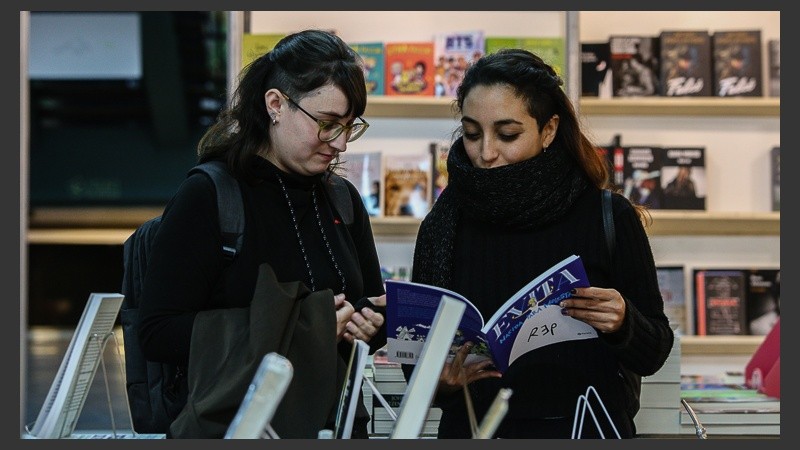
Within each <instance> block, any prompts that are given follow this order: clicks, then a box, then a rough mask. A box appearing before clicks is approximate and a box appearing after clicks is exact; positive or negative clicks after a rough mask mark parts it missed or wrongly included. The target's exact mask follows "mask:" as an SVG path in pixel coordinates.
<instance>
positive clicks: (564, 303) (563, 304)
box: [558, 302, 567, 308]
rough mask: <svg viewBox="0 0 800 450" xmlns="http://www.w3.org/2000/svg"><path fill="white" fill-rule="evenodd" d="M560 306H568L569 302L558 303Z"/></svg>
mask: <svg viewBox="0 0 800 450" xmlns="http://www.w3.org/2000/svg"><path fill="white" fill-rule="evenodd" d="M558 306H560V307H562V308H566V307H567V302H561V303H559V304H558Z"/></svg>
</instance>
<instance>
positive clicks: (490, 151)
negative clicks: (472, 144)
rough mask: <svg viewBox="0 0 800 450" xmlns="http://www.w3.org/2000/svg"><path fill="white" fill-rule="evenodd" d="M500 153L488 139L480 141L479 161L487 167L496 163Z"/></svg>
mask: <svg viewBox="0 0 800 450" xmlns="http://www.w3.org/2000/svg"><path fill="white" fill-rule="evenodd" d="M498 156H500V153H499V152H498V151H497V148H496V146H495V144H494V141H493V140H492V139H489V138H483V140H482V141H481V161H483V162H484V164H485V165H486V166H487V167H488V166H491V164H492V162H494V161H496V160H497V158H498Z"/></svg>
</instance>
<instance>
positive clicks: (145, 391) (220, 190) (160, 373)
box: [120, 161, 353, 434]
mask: <svg viewBox="0 0 800 450" xmlns="http://www.w3.org/2000/svg"><path fill="white" fill-rule="evenodd" d="M197 172H202V173H205V174H206V175H208V176H209V177H210V178H211V180H212V181H213V182H214V186H215V187H216V191H217V206H218V208H219V223H220V230H221V231H222V241H223V245H222V248H221V249H220V251H222V253H223V255H224V257H225V260H226V262H227V263H228V264H230V262H231V261H233V259H234V258H235V257H236V255H238V254H239V252H240V251H241V248H242V240H243V234H244V205H243V203H242V195H241V192H240V191H239V184H238V182H237V181H236V179H235V178H234V177H233V176H232V175H231V174H230V172H229V171H228V169H227V168H226V166H225V163H223V162H221V161H208V162H205V163H201V164H198V165H197V166H195V167H193V168H192V169H191V170H190V171H189V174H188V175H192V174H194V173H197ZM325 186H326V188H327V191H328V194H329V196H330V198H331V201H332V202H333V204H334V207H335V208H336V211H337V212H338V213H339V214H340V215H341V216H342V221H343V222H344V223H345V225H350V224H352V222H353V203H352V198H351V197H350V192H349V190H348V187H347V185H346V184H345V183H344V180H343V179H342V178H341V177H340V176H338V175H335V174H332V175H331V177H330V179H329V182H328V183H325ZM160 224H161V216H158V217H154V218H152V219H150V220H148V221H146V222H144V223H143V224H142V225H140V226H139V227H138V228H137V229H136V231H134V232H133V234H131V235H130V236H129V237H128V239H127V240H125V244H124V246H123V269H124V273H123V277H122V291H121V293H122V294H124V295H125V299H124V300H123V302H122V306H121V308H120V321H121V322H122V336H123V345H124V348H125V387H126V391H127V394H128V406H129V408H130V412H131V420H132V422H133V429H134V430H135V431H136V432H137V433H160V434H165V433H167V431H168V430H169V425H170V424H171V423H172V421H173V420H174V419H175V417H177V416H178V414H179V413H180V411H181V409H182V408H183V406H184V405H185V404H186V395H187V392H186V383H185V374H184V373H183V370H182V369H181V368H180V367H178V366H177V365H174V364H163V363H158V362H152V361H147V360H146V359H145V358H144V355H143V354H142V350H141V348H140V346H139V338H138V332H139V309H138V308H139V299H140V297H141V293H142V285H143V282H144V277H145V273H146V271H147V261H148V259H149V257H150V246H151V245H152V242H153V238H154V237H155V235H156V233H157V232H158V227H159V225H160Z"/></svg>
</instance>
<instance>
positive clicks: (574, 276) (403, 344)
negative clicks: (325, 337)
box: [386, 255, 597, 372]
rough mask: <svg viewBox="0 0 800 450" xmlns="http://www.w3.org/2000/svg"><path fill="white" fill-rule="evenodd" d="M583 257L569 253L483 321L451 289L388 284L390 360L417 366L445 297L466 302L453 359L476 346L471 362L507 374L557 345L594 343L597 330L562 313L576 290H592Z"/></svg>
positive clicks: (479, 314) (470, 303) (452, 349)
mask: <svg viewBox="0 0 800 450" xmlns="http://www.w3.org/2000/svg"><path fill="white" fill-rule="evenodd" d="M589 285H590V284H589V280H588V277H587V276H586V270H585V269H584V267H583V262H582V261H581V258H580V256H576V255H571V256H569V257H568V258H565V259H564V260H563V261H560V262H559V263H557V264H555V265H553V266H552V267H550V268H549V269H548V270H546V271H545V272H544V273H542V274H540V275H538V276H537V277H535V278H534V279H533V280H531V281H530V282H529V283H528V284H526V285H525V286H523V287H522V288H521V289H520V290H519V291H517V293H515V294H514V295H512V296H511V297H510V298H509V299H508V300H507V301H506V302H505V303H504V304H503V305H502V306H501V307H500V308H499V309H498V310H497V311H496V312H495V313H494V315H493V316H492V317H491V318H489V320H484V318H483V316H482V315H481V313H480V312H479V311H478V308H477V307H476V306H475V305H474V304H473V303H472V302H470V301H469V300H468V299H467V298H465V297H464V296H462V295H460V294H458V293H456V292H453V291H451V290H448V289H444V288H440V287H436V286H430V285H426V284H421V283H413V282H410V281H402V280H386V322H387V327H388V328H387V330H388V337H387V338H388V339H387V340H388V348H387V350H388V352H387V353H388V355H387V357H388V360H389V361H390V362H398V363H403V364H416V362H417V360H418V359H419V355H420V352H421V350H422V347H423V344H424V343H425V339H426V337H427V335H428V332H429V330H430V326H431V323H432V321H433V317H434V315H435V313H436V308H437V306H438V305H439V302H440V301H441V299H442V296H445V295H446V296H448V297H452V298H455V299H457V300H459V301H461V302H463V303H465V304H466V310H465V311H464V315H463V317H462V319H461V323H460V325H459V327H458V330H457V331H456V335H455V338H454V340H453V344H452V346H451V352H450V356H451V357H452V356H453V355H454V354H455V351H456V350H457V348H458V347H460V346H461V345H462V344H464V343H465V342H467V341H471V342H472V343H473V344H475V345H474V347H473V348H472V350H471V351H470V355H469V356H468V358H467V362H471V361H476V360H478V359H481V358H491V359H492V360H493V361H494V365H495V367H496V368H497V370H499V371H501V372H505V371H506V370H507V369H508V367H509V366H510V365H511V363H513V362H514V361H515V360H516V359H517V358H519V357H520V356H521V355H523V354H525V353H527V352H529V351H532V350H535V349H537V348H541V347H544V346H546V345H550V344H555V343H558V342H564V341H570V340H577V339H591V338H596V337H597V331H596V330H595V329H594V328H593V327H592V326H590V325H588V324H587V323H585V322H582V321H580V320H577V319H574V318H572V317H569V316H565V315H563V314H561V307H560V306H559V303H560V302H561V301H562V300H564V299H566V298H569V297H571V296H572V289H573V288H577V287H588V286H589Z"/></svg>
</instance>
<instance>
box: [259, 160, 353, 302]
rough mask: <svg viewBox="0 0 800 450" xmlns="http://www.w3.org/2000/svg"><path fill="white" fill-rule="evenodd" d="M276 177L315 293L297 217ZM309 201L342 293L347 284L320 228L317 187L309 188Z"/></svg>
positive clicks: (284, 186) (279, 180)
mask: <svg viewBox="0 0 800 450" xmlns="http://www.w3.org/2000/svg"><path fill="white" fill-rule="evenodd" d="M275 176H276V177H278V182H279V183H280V185H281V190H282V191H283V197H284V198H285V199H286V204H287V205H289V216H290V217H291V218H292V225H294V231H295V234H296V235H297V243H298V244H300V253H302V254H303V261H305V263H306V269H307V270H308V278H309V280H310V281H311V291H312V292H313V291H316V290H317V288H316V285H315V283H314V272H313V271H312V270H311V262H310V261H309V260H308V255H307V254H306V247H305V245H303V237H302V236H301V235H300V226H299V225H298V224H297V216H296V215H295V212H294V205H293V204H292V200H291V199H290V198H289V192H288V191H287V190H286V185H285V184H284V183H283V178H281V176H280V175H278V174H277V173H276V174H275ZM311 200H312V203H313V204H314V213H315V214H316V216H317V225H318V226H319V231H320V233H322V240H323V242H325V248H327V249H328V256H329V257H330V259H331V263H332V264H333V268H334V269H336V272H337V273H338V274H339V278H341V280H342V290H341V291H340V292H344V290H345V288H346V287H347V283H346V281H345V278H344V274H343V273H342V269H340V268H339V264H338V263H337V262H336V257H334V256H333V250H332V249H331V244H330V242H328V236H327V235H326V234H325V229H324V228H323V226H322V218H321V217H320V215H319V206H317V187H316V185H314V186H312V187H311Z"/></svg>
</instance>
